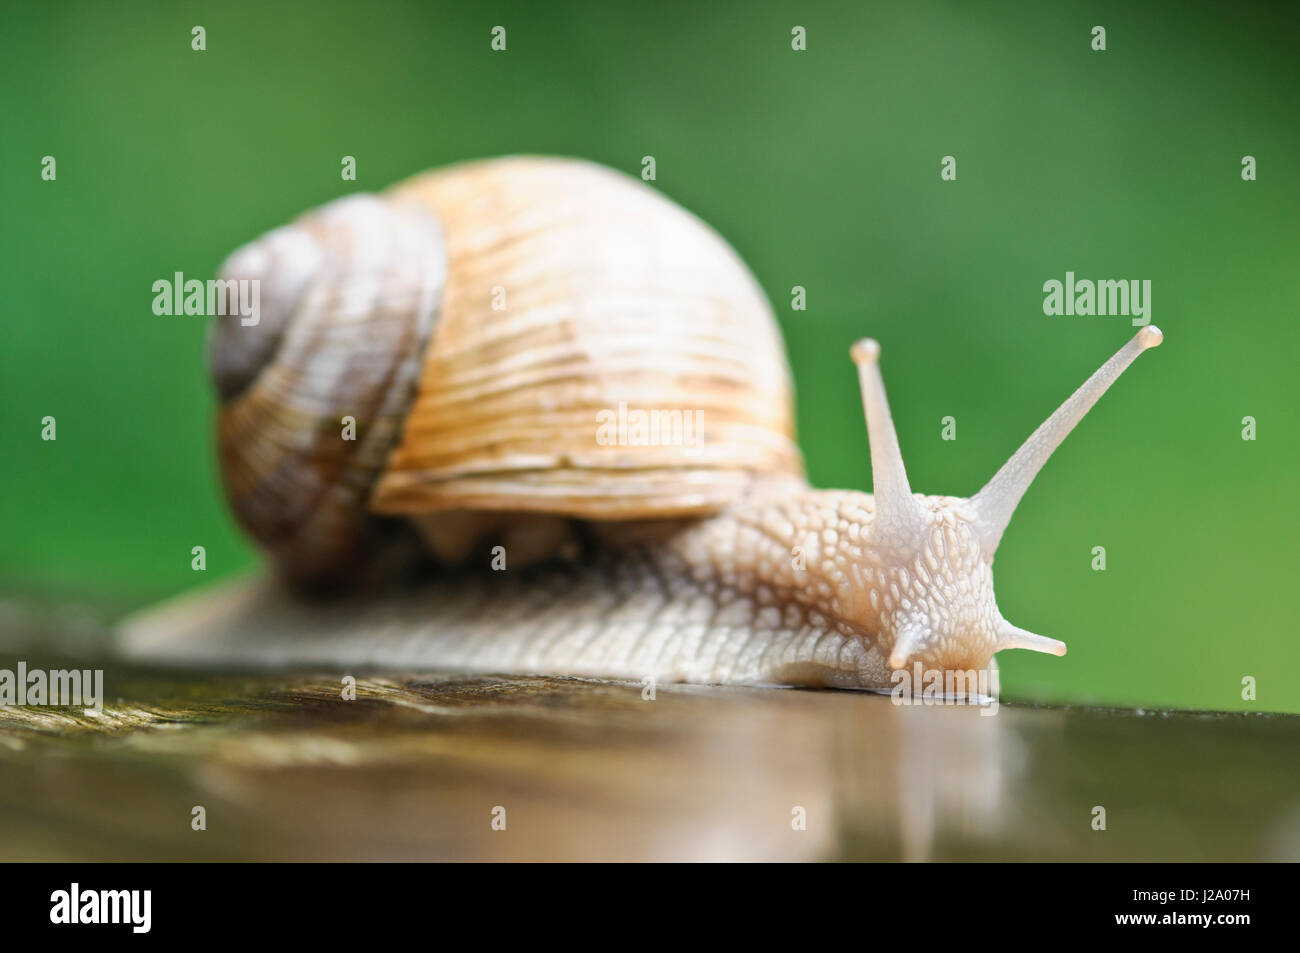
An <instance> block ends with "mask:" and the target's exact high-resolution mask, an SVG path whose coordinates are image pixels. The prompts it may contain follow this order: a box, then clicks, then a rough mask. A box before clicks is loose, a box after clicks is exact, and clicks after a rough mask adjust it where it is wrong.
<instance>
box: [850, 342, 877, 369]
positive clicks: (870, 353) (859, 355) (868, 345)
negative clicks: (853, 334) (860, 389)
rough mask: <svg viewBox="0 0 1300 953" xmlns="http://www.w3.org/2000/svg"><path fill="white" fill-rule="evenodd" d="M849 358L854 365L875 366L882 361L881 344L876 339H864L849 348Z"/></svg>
mask: <svg viewBox="0 0 1300 953" xmlns="http://www.w3.org/2000/svg"><path fill="white" fill-rule="evenodd" d="M849 357H851V358H853V363H854V364H875V363H876V362H877V361H879V360H880V342H879V341H877V340H876V339H875V338H863V339H862V340H860V341H855V342H854V344H853V346H852V347H851V348H849Z"/></svg>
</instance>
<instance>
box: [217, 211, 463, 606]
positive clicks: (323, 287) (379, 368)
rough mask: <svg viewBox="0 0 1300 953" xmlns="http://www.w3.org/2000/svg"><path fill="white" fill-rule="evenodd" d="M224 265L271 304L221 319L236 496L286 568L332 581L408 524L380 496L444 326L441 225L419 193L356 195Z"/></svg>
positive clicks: (226, 431) (222, 452)
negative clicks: (256, 315)
mask: <svg viewBox="0 0 1300 953" xmlns="http://www.w3.org/2000/svg"><path fill="white" fill-rule="evenodd" d="M222 278H223V279H226V280H230V279H235V280H238V279H252V280H257V281H259V282H260V285H261V295H260V297H261V304H262V307H261V314H260V320H259V321H258V322H257V324H254V325H249V326H244V325H243V324H242V323H241V319H240V316H238V315H234V316H230V317H225V318H221V319H219V322H218V323H217V325H216V326H215V328H214V331H213V337H212V344H211V365H212V371H213V376H214V378H215V381H216V384H217V389H218V393H219V395H220V396H221V398H222V400H223V404H222V408H221V412H220V421H219V424H218V445H219V446H218V450H219V456H220V460H221V470H222V477H223V481H224V483H225V487H226V492H227V495H228V497H229V499H230V501H231V504H232V507H233V508H234V510H235V513H236V515H237V516H238V518H239V520H240V522H241V523H242V524H243V525H244V526H245V528H246V529H247V530H248V531H249V532H250V533H251V534H252V535H253V536H254V537H255V538H256V539H257V540H258V541H259V542H261V543H262V544H263V545H264V546H265V547H266V548H267V549H268V550H269V552H270V553H271V554H272V556H273V557H274V558H275V559H276V561H277V563H278V564H279V565H280V567H281V568H282V569H283V570H284V571H285V572H286V573H287V575H289V576H290V577H291V578H294V579H297V580H300V581H310V582H313V583H328V582H330V581H332V580H333V579H335V578H336V577H337V576H338V575H339V574H340V573H342V572H344V571H352V570H355V569H356V568H357V566H358V564H359V563H360V562H362V561H363V560H364V561H366V562H369V561H370V559H371V558H372V557H374V556H375V555H376V553H377V552H378V550H379V548H380V544H381V543H384V542H386V541H388V540H389V538H390V537H392V536H393V535H398V536H402V535H404V530H403V528H402V527H400V526H397V525H394V524H393V521H389V520H383V519H381V518H379V517H376V516H374V515H373V514H371V513H370V512H369V511H368V509H367V507H366V501H367V499H368V497H369V495H370V492H371V490H372V488H373V486H374V483H375V481H376V479H377V477H378V474H379V472H380V470H381V468H382V467H383V464H384V461H385V459H386V458H387V456H388V453H389V451H390V450H391V449H392V447H393V445H394V443H395V442H396V440H397V436H398V434H399V432H400V428H401V424H402V420H403V418H404V416H405V414H406V412H407V409H408V408H409V405H410V401H411V399H412V397H413V396H414V393H415V387H416V382H417V379H418V375H419V371H420V364H421V359H422V355H423V353H424V349H425V346H426V344H427V341H428V338H429V335H430V333H431V331H432V328H433V324H434V317H435V312H436V309H437V306H438V303H439V301H440V298H441V294H442V289H443V285H444V283H445V279H446V258H445V254H444V244H443V235H442V227H441V224H440V222H439V221H438V219H437V217H436V215H434V214H432V213H431V212H430V211H429V210H428V209H427V208H425V207H423V206H421V205H419V204H416V203H406V202H395V201H392V200H390V199H380V198H377V197H375V196H371V195H356V196H349V197H347V198H343V199H339V200H337V201H335V202H331V203H330V204H328V205H325V206H323V207H322V208H320V209H317V210H315V211H313V212H311V213H308V214H307V215H304V216H303V217H301V218H299V219H298V220H297V221H295V222H293V223H292V224H290V225H287V226H284V227H282V228H279V229H276V230H275V231H273V232H270V233H269V234H267V235H266V236H264V237H263V238H262V239H260V240H258V241H255V242H253V243H251V244H249V245H246V246H244V247H243V248H241V249H239V250H238V251H236V252H235V253H234V254H233V255H231V256H230V258H229V259H228V260H227V262H226V264H225V265H224V266H223V268H222ZM345 417H351V418H353V419H354V420H355V439H344V426H345V425H344V420H343V418H345Z"/></svg>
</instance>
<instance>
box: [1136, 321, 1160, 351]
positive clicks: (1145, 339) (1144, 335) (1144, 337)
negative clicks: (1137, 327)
mask: <svg viewBox="0 0 1300 953" xmlns="http://www.w3.org/2000/svg"><path fill="white" fill-rule="evenodd" d="M1137 339H1138V344H1140V345H1142V350H1144V351H1145V350H1147V349H1148V348H1153V347H1159V346H1160V342H1161V341H1163V340H1164V339H1165V334H1164V332H1163V331H1161V330H1160V329H1159V328H1158V327H1156V326H1155V325H1154V324H1148V325H1147V326H1146V327H1145V328H1143V329H1142V330H1141V331H1139V332H1138V333H1137Z"/></svg>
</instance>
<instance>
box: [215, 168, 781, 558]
mask: <svg viewBox="0 0 1300 953" xmlns="http://www.w3.org/2000/svg"><path fill="white" fill-rule="evenodd" d="M222 278H223V279H224V280H226V281H231V280H240V279H256V280H258V281H259V282H260V287H261V289H262V294H261V300H262V301H263V302H264V307H263V308H262V313H261V319H260V321H259V322H258V323H257V324H255V325H253V326H244V324H243V323H242V321H241V320H240V317H239V316H233V317H231V318H226V319H224V320H222V321H221V322H220V323H219V324H218V325H217V327H216V329H215V331H214V337H213V346H212V358H211V363H212V370H213V375H214V377H215V379H216V383H217V389H218V393H219V394H220V396H221V397H222V399H223V407H222V412H221V420H220V426H219V441H220V448H219V449H220V455H221V460H222V472H223V476H224V479H225V485H226V489H227V492H228V495H229V497H230V499H231V502H232V505H233V507H234V509H235V512H236V513H237V514H238V516H239V519H240V521H241V523H243V525H244V526H245V527H246V528H247V529H248V530H249V531H250V532H251V533H252V535H253V536H254V537H255V538H256V539H257V540H258V541H259V542H261V543H262V544H263V545H264V546H265V547H266V548H267V549H268V550H270V552H271V553H272V555H273V556H274V557H275V558H276V560H277V561H278V562H279V563H280V565H281V567H282V568H283V569H284V570H286V572H287V574H288V575H289V576H290V577H293V578H296V579H298V580H299V581H303V582H325V583H331V582H333V581H334V580H335V579H338V578H339V577H340V575H342V574H346V577H347V578H348V579H349V580H350V579H353V578H355V575H356V573H357V570H358V568H359V566H362V565H366V566H369V565H370V564H372V563H374V562H375V560H374V557H375V555H376V554H377V553H379V552H381V551H382V552H385V553H387V552H394V550H393V549H392V548H391V547H387V546H385V547H383V548H377V547H376V545H375V544H376V543H378V542H386V541H387V536H386V534H397V535H398V536H399V537H401V538H402V539H403V540H404V541H405V540H406V538H407V537H411V539H414V536H415V535H416V534H415V528H416V525H417V524H418V528H419V531H420V533H422V534H423V535H424V537H425V539H426V541H428V540H429V535H430V527H431V526H433V527H439V526H443V525H444V524H445V523H446V519H445V518H444V517H446V518H452V519H454V514H456V513H458V512H459V513H462V514H463V513H467V512H468V513H480V514H482V513H486V512H488V511H494V512H496V513H497V514H507V513H508V514H518V513H532V514H543V515H544V516H545V517H546V518H548V519H553V518H562V519H568V518H580V519H589V520H628V519H657V518H666V517H677V516H693V515H703V514H707V513H711V512H716V511H717V510H719V509H721V508H722V507H724V506H726V505H728V504H729V503H731V502H732V501H734V500H735V499H736V498H738V497H739V496H741V495H742V494H743V493H744V492H746V490H747V489H748V488H749V487H750V486H751V485H752V484H753V483H754V481H755V479H756V478H759V477H762V478H771V479H775V480H777V481H779V482H782V483H791V484H794V485H800V486H802V485H805V482H804V477H803V460H802V456H801V454H800V452H799V448H798V445H797V444H796V443H795V440H794V434H793V429H794V428H793V407H792V385H791V375H790V370H789V366H788V364H787V362H786V358H785V349H784V346H783V344H782V341H781V335H780V331H779V329H778V327H777V324H776V320H775V318H774V316H773V315H772V312H771V308H770V306H769V305H768V303H767V300H766V298H765V297H764V295H763V292H762V290H761V288H760V287H759V286H758V283H757V281H755V279H754V277H753V275H751V274H750V272H749V270H748V269H747V268H746V267H745V265H744V264H743V262H741V260H740V258H739V256H738V255H737V254H736V253H735V251H733V250H732V248H731V247H730V246H729V245H728V244H727V243H726V241H724V240H723V239H722V238H721V237H720V236H719V235H718V234H717V233H716V232H714V231H713V230H712V229H711V228H709V226H707V225H706V224H705V223H704V222H702V221H701V220H700V219H698V218H696V217H695V216H694V215H692V214H690V213H689V212H687V211H686V210H684V209H682V208H681V207H679V206H677V205H676V204H675V203H673V202H672V201H670V200H669V199H667V198H665V197H664V196H662V195H660V194H659V193H658V192H656V191H655V190H654V189H651V188H650V187H648V186H646V185H645V184H644V183H642V182H640V181H638V180H636V179H634V178H632V177H630V176H627V175H624V174H622V173H617V172H614V171H613V170H610V169H606V168H603V167H601V166H597V165H594V164H592V163H588V162H582V161H577V160H571V159H559V158H542V157H511V158H504V159H493V160H485V161H477V162H470V163H464V164H462V165H457V166H452V167H449V168H447V169H442V170H437V171H434V172H430V173H425V174H422V175H418V176H416V177H414V178H412V179H410V180H408V181H406V182H403V183H400V184H398V185H397V186H395V187H393V188H392V189H390V190H388V191H387V192H385V193H383V194H382V195H380V196H370V195H359V196H354V197H350V198H345V199H340V200H338V201H335V202H333V203H330V204H329V205H326V206H324V207H322V208H321V209H318V210H316V211H314V212H311V213H308V214H307V215H304V216H302V217H301V218H299V219H298V220H297V221H295V222H294V223H292V224H290V225H288V226H286V227H284V228H280V229H276V230H275V231H273V232H271V233H269V234H268V235H266V236H265V237H263V238H262V239H261V240H259V241H257V242H254V243H252V244H251V245H248V246H246V247H245V248H243V249H240V250H239V251H237V252H236V253H235V254H234V255H232V256H231V258H230V259H229V261H228V262H227V264H226V266H225V268H224V269H223V272H222ZM624 410H629V413H630V414H641V415H644V416H648V417H653V419H654V420H657V421H658V420H662V421H665V422H666V426H668V427H670V428H671V427H676V428H678V429H677V431H676V432H675V433H674V434H673V435H671V437H670V439H667V440H663V439H651V440H649V441H639V440H637V439H635V434H633V435H632V436H631V437H629V438H628V439H624V435H623V433H622V432H621V431H620V433H619V439H614V440H611V439H608V436H607V434H608V431H609V429H610V427H611V426H612V425H611V423H610V422H609V420H608V419H606V418H608V417H610V416H613V415H616V414H619V413H622V412H623V411H624ZM349 416H350V417H352V418H355V421H356V439H355V440H344V439H341V429H342V426H343V418H344V417H349ZM602 421H604V422H603V423H602ZM688 425H689V427H690V431H689V434H687V433H686V428H687V426H688ZM602 427H604V428H605V430H604V431H602ZM603 433H604V434H606V435H605V436H602V434H603ZM655 436H656V437H660V436H661V435H660V434H656V435H655ZM439 514H441V515H439ZM431 519H432V522H430V520H431ZM491 522H492V521H490V520H489V523H491ZM475 525H477V524H475ZM492 525H494V526H496V527H497V529H493V530H491V532H493V533H495V532H497V531H498V530H499V528H500V520H499V519H497V521H496V522H495V523H492ZM438 531H439V532H440V530H438ZM435 535H436V533H435ZM471 542H472V543H473V544H474V545H477V542H475V541H471ZM436 543H437V540H436V539H434V540H433V541H432V542H430V543H429V545H428V548H429V549H430V550H431V551H432V552H433V553H435V554H437V555H438V556H439V558H441V557H442V554H443V551H444V550H446V549H447V547H439V546H438V545H436ZM452 548H457V547H452ZM382 571H383V567H381V572H382Z"/></svg>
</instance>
